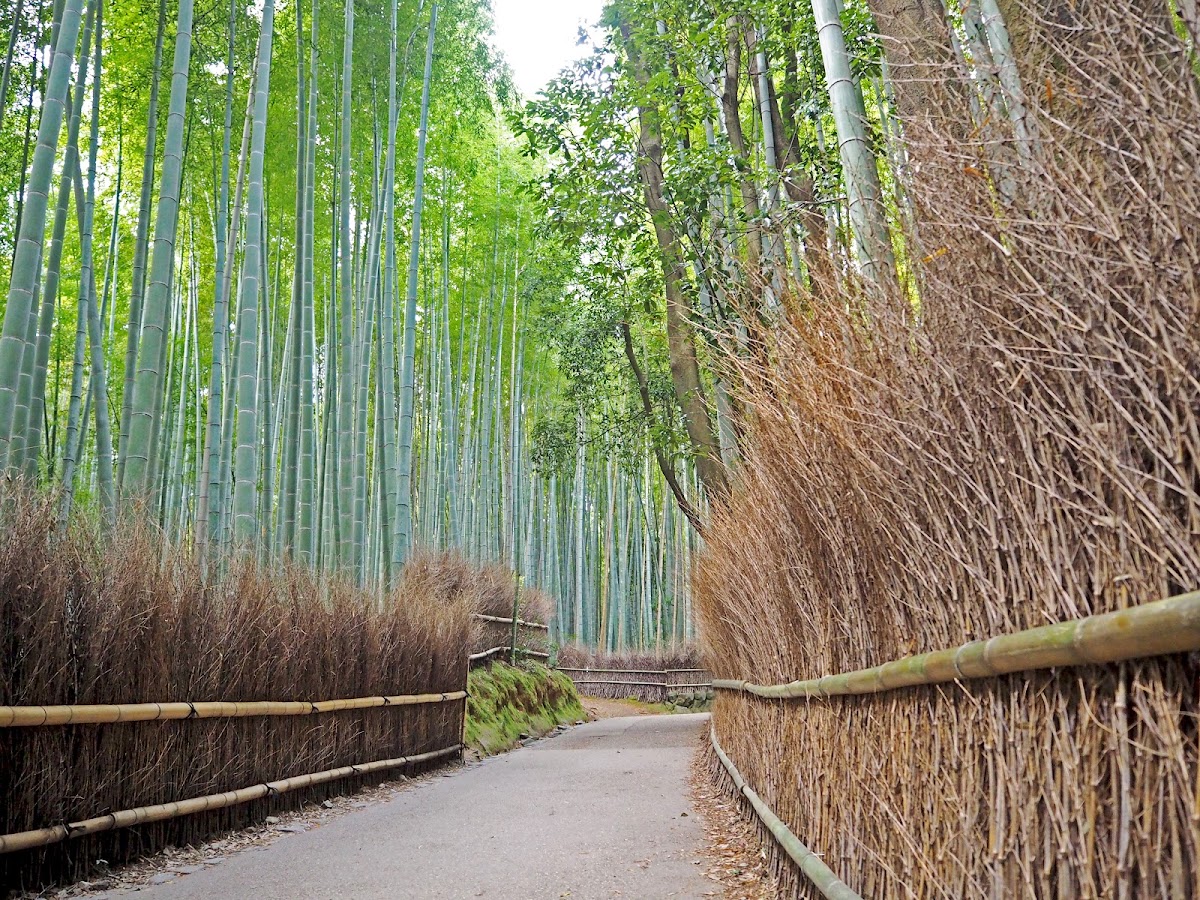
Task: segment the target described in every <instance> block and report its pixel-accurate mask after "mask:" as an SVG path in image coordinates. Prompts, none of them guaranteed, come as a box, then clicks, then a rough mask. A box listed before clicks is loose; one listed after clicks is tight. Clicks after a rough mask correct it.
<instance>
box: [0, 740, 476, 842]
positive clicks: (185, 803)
mask: <svg viewBox="0 0 1200 900" xmlns="http://www.w3.org/2000/svg"><path fill="white" fill-rule="evenodd" d="M460 749H462V745H461V744H455V745H454V746H452V747H446V748H444V749H442V750H432V751H430V752H429V753H418V754H416V755H415V756H400V757H397V758H395V759H380V760H376V761H375V762H369V763H362V764H360V765H357V766H342V767H341V768H339V769H326V770H325V771H324V772H312V773H310V774H308V775H296V776H293V777H292V778H284V779H282V780H281V781H270V782H267V783H265V784H256V785H253V786H252V787H246V788H242V789H240V790H236V791H226V792H225V793H223V794H208V795H206V796H204V797H193V798H191V799H189V800H177V801H175V802H173V803H159V804H156V805H154V806H139V807H136V808H134V809H123V810H120V811H119V812H113V813H108V814H107V815H104V816H96V817H95V818H93V819H84V820H83V821H81V822H71V823H69V824H67V825H53V826H50V827H49V828H39V829H36V830H34V831H19V832H17V833H15V834H6V835H0V853H13V852H15V851H17V850H28V849H30V848H32V847H45V846H48V845H50V844H57V843H59V842H61V841H65V840H67V839H68V838H76V837H83V836H84V835H88V834H96V833H98V832H101V831H112V830H113V829H116V828H127V827H129V826H131V825H141V824H144V823H146V822H161V821H163V820H164V819H174V818H178V817H179V816H186V815H191V814H192V813H199V812H208V811H209V810H214V809H222V808H224V807H226V806H236V805H238V804H239V803H249V802H250V801H252V800H258V799H261V798H263V797H269V796H273V795H275V794H286V793H287V792H288V791H294V790H298V789H300V788H306V787H312V786H314V785H318V784H325V783H326V782H329V781H337V780H338V779H341V778H349V777H350V776H351V775H368V774H370V773H371V772H379V771H382V770H384V769H397V768H400V767H401V766H406V765H409V764H410V763H419V762H426V761H428V760H431V759H438V758H440V757H443V756H450V755H451V754H454V753H457V752H458V751H459V750H460Z"/></svg>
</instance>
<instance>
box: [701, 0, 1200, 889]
mask: <svg viewBox="0 0 1200 900" xmlns="http://www.w3.org/2000/svg"><path fill="white" fill-rule="evenodd" d="M869 2H870V5H871V6H872V8H873V9H874V11H875V12H876V13H877V19H876V21H877V23H878V25H879V27H880V28H881V30H882V31H883V32H884V35H883V36H884V47H885V52H886V53H887V56H888V59H889V63H890V65H889V71H890V74H891V76H892V78H893V80H894V82H895V87H896V98H897V105H898V110H899V113H900V116H901V118H902V120H903V127H904V140H905V154H904V157H903V168H902V170H901V172H900V176H901V178H902V179H903V181H904V188H905V193H906V196H907V197H908V198H909V200H910V201H911V205H912V222H913V225H912V228H911V229H910V232H909V233H908V234H906V235H905V241H906V247H907V248H908V252H909V254H910V256H909V261H910V264H911V265H910V270H911V278H912V282H913V283H912V287H913V288H914V289H915V291H916V292H917V293H919V301H917V302H914V301H913V300H912V299H911V297H909V296H893V295H890V294H887V293H886V292H880V291H875V290H862V291H857V292H856V291H854V288H853V285H852V283H850V282H849V281H847V282H845V283H843V284H842V285H840V286H839V288H838V289H837V290H832V289H830V290H827V291H824V292H820V293H818V294H815V295H813V296H806V297H800V298H791V300H790V301H789V304H788V307H787V308H788V315H787V320H786V321H785V322H783V323H781V327H780V328H779V330H778V333H777V334H776V335H775V336H774V345H773V346H772V347H770V348H769V357H770V360H771V362H770V365H769V366H768V367H767V368H764V369H753V368H749V367H746V368H744V370H743V371H742V372H741V373H740V374H741V376H742V377H740V378H739V379H738V380H737V383H738V384H740V385H741V386H742V387H741V390H742V396H741V397H740V398H739V400H740V402H741V403H742V405H743V407H744V408H745V409H746V410H747V412H748V415H749V421H748V424H747V427H748V440H747V446H746V448H745V454H744V459H743V465H742V467H741V471H740V484H739V485H738V487H737V489H736V491H735V492H734V494H733V497H732V499H731V502H730V503H729V505H728V507H727V508H724V509H719V510H717V511H716V512H715V514H714V516H713V519H712V521H711V523H710V526H709V529H708V532H707V534H706V550H705V553H704V555H703V557H702V559H701V560H700V561H699V563H698V567H697V571H696V576H695V584H694V588H695V597H696V608H697V610H698V614H699V618H700V622H701V631H702V634H703V636H704V639H705V642H706V648H707V649H706V652H707V653H708V654H709V655H710V664H711V666H712V667H713V669H714V670H715V671H717V672H719V673H720V674H721V675H723V676H729V677H731V678H735V679H744V680H748V681H755V682H760V683H771V682H786V681H789V680H791V679H795V678H800V679H815V678H818V677H819V676H821V675H823V674H825V673H829V672H848V671H853V670H857V669H862V668H866V667H869V666H872V665H874V664H876V663H878V662H879V661H880V660H887V659H898V658H901V657H906V656H910V655H913V654H920V653H925V652H930V651H934V650H937V649H939V648H942V647H947V646H953V645H956V644H958V643H960V642H962V641H964V640H972V639H983V638H986V637H988V636H990V635H995V634H1004V633H1009V632H1017V631H1022V630H1025V629H1029V628H1038V627H1041V626H1045V625H1048V624H1050V623H1054V622H1060V621H1064V620H1073V619H1079V618H1082V617H1085V616H1089V615H1097V614H1106V613H1112V612H1115V611H1117V610H1121V609H1125V608H1127V607H1129V606H1130V605H1132V604H1135V603H1138V602H1141V601H1142V600H1144V599H1145V598H1148V597H1169V596H1173V595H1176V594H1180V593H1184V592H1186V591H1189V590H1194V589H1195V588H1196V587H1197V586H1198V585H1200V537H1198V536H1200V476H1198V474H1197V473H1198V472H1200V462H1198V461H1200V280H1198V279H1200V275H1198V273H1200V239H1198V237H1197V236H1198V235H1200V180H1198V179H1197V178H1196V172H1198V171H1200V96H1198V93H1197V79H1196V78H1195V76H1194V74H1193V72H1192V71H1191V70H1190V68H1189V60H1188V54H1187V48H1186V47H1185V45H1184V43H1183V42H1182V41H1181V40H1180V39H1179V37H1178V36H1177V34H1176V33H1175V32H1174V31H1173V29H1172V27H1171V24H1172V23H1171V21H1170V17H1169V14H1168V9H1167V5H1166V4H1160V3H1158V2H1153V3H1151V2H1148V0H1147V2H1140V0H1112V2H1106V3H1098V2H1076V3H1068V2H1065V0H1063V2H1051V3H1038V4H1034V3H1032V2H1028V0H1007V2H1006V0H1001V2H1000V4H999V5H1000V7H1001V8H1002V10H1003V12H1004V17H1005V19H1006V20H1007V22H1008V24H1009V28H1010V32H1011V42H1012V51H1013V56H1014V59H1015V66H1016V70H1017V74H1018V75H1019V83H1020V84H1021V85H1023V86H1024V87H1023V93H1022V94H1021V95H1020V96H1017V95H1015V94H1012V93H1011V92H1010V93H1009V95H1008V96H1007V100H1008V106H1007V109H1008V116H1007V117H1006V118H1005V119H1004V120H998V119H996V118H989V119H988V120H987V121H986V122H978V123H976V122H973V121H972V105H971V102H970V100H971V92H973V91H976V90H979V89H981V88H982V87H984V86H985V85H983V84H981V83H980V82H979V81H978V80H976V79H975V78H974V77H968V76H967V75H966V73H965V72H964V71H963V70H962V69H961V67H960V66H959V65H958V64H957V63H955V62H953V60H954V59H955V55H954V53H953V48H952V47H951V44H950V38H949V32H948V31H947V28H946V22H945V19H944V17H943V15H942V12H941V9H940V7H939V4H929V3H920V4H914V3H905V2H901V0H896V2H885V0H869ZM1001 87H1003V86H1001ZM977 107H978V105H977ZM1198 676H1200V666H1198V663H1197V659H1196V658H1195V657H1194V655H1187V656H1183V655H1180V656H1172V657H1165V658H1160V659H1155V660H1150V661H1130V662H1123V663H1120V664H1118V665H1113V666H1108V667H1097V666H1084V667H1080V668H1072V669H1056V670H1049V671H1040V672H1034V673H1029V674H1022V675H1003V676H999V677H996V678H991V679H988V680H986V681H978V682H969V683H966V684H964V686H963V687H962V688H961V689H959V688H946V687H944V686H938V685H929V686H919V687H911V688H908V689H906V690H903V691H893V692H888V693H879V694H872V695H867V696H853V697H831V698H829V699H828V700H826V701H822V702H820V703H807V704H804V703H764V702H762V701H761V700H757V699H755V698H753V697H750V696H746V695H744V694H730V693H726V692H719V693H718V696H717V699H716V703H715V707H714V716H715V720H716V723H717V729H718V731H719V733H720V735H721V738H722V742H723V744H724V749H725V750H726V752H727V753H728V755H729V757H730V758H731V759H732V760H733V761H734V762H736V764H737V767H738V768H739V769H740V770H741V772H742V773H743V774H744V776H745V778H746V780H747V782H749V783H750V784H753V785H755V786H757V787H758V789H759V790H760V791H761V793H762V799H763V801H764V802H765V803H767V804H768V805H769V806H770V807H771V808H772V809H774V810H775V812H776V813H777V814H778V815H779V817H780V818H781V819H783V820H784V821H785V822H787V823H788V825H789V826H790V827H791V828H792V829H793V830H794V831H795V832H796V833H797V834H801V835H803V836H804V839H805V842H806V843H808V844H809V846H810V847H811V848H812V849H813V851H814V852H815V853H818V854H820V855H821V857H822V858H823V859H824V860H825V861H826V863H827V864H828V865H829V866H830V868H831V869H832V870H833V871H834V872H835V873H836V875H837V876H838V877H839V878H840V879H842V880H843V881H845V882H846V883H847V884H850V885H853V886H854V888H855V889H856V890H857V891H859V892H860V893H861V894H862V895H863V896H868V897H908V896H920V897H938V896H941V897H965V898H984V897H995V896H1036V897H1050V896H1058V897H1117V898H1122V897H1124V898H1129V897H1141V896H1189V895H1195V894H1197V893H1200V806H1198V805H1197V804H1198V801H1197V794H1196V776H1195V772H1196V769H1197V763H1198V759H1200V747H1198V744H1200V735H1198V733H1197V727H1196V722H1197V718H1198V716H1200V705H1198V704H1200V700H1198V698H1197V694H1196V689H1195V685H1196V680H1197V677H1198ZM780 862H781V871H782V873H783V882H784V883H785V885H786V886H787V887H788V890H789V891H790V892H791V893H792V894H794V895H796V896H804V897H808V896H813V895H814V894H813V889H812V887H811V885H809V884H808V883H807V881H806V880H805V879H802V878H799V877H798V876H797V874H796V870H795V868H794V866H792V865H791V864H790V863H788V862H787V859H786V857H783V856H781V857H780Z"/></svg>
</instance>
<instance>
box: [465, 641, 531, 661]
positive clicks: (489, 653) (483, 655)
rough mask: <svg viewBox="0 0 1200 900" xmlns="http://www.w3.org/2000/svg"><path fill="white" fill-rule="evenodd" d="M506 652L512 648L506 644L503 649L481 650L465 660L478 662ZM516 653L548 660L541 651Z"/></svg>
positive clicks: (520, 651)
mask: <svg viewBox="0 0 1200 900" xmlns="http://www.w3.org/2000/svg"><path fill="white" fill-rule="evenodd" d="M506 650H512V647H510V646H508V645H507V644H506V645H504V646H503V647H493V648H492V649H490V650H481V651H480V652H478V653H472V654H471V655H470V656H468V657H467V660H468V661H469V662H478V661H479V660H481V659H487V657H489V656H495V655H496V654H497V653H503V652H505V651H506ZM518 652H519V653H523V654H524V655H525V656H536V657H538V658H540V659H549V658H550V654H549V653H544V652H543V651H541V650H518Z"/></svg>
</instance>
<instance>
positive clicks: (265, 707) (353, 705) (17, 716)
mask: <svg viewBox="0 0 1200 900" xmlns="http://www.w3.org/2000/svg"><path fill="white" fill-rule="evenodd" d="M466 696H467V692H466V691H443V692H442V693H440V694H398V695H395V696H383V697H353V698H349V699H343V700H316V701H308V700H259V701H254V702H250V703H230V702H223V701H203V702H199V703H187V702H183V703H113V704H95V705H79V706H0V728H17V727H36V726H39V725H96V724H102V723H109V722H164V721H167V720H170V719H238V718H246V717H248V716H310V715H315V714H317V713H327V712H340V711H342V710H346V709H372V708H374V707H377V706H419V705H422V704H426V703H448V702H450V701H452V700H462V699H464V698H465V697H466Z"/></svg>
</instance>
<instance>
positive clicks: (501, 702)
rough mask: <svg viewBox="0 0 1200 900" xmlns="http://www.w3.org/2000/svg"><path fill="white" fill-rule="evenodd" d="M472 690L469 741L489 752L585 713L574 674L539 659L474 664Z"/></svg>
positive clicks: (469, 683) (503, 748)
mask: <svg viewBox="0 0 1200 900" xmlns="http://www.w3.org/2000/svg"><path fill="white" fill-rule="evenodd" d="M467 690H468V691H469V692H470V697H469V699H468V700H467V744H468V745H469V746H471V747H474V748H475V749H476V750H478V751H479V752H481V753H484V754H492V753H501V752H503V751H505V750H507V749H509V748H510V747H512V746H514V745H515V744H516V743H517V742H518V741H519V740H521V735H527V736H529V737H540V736H541V735H543V734H546V733H547V732H549V731H553V730H554V728H555V727H556V726H558V725H562V724H565V723H567V722H577V721H579V720H580V719H583V718H585V716H584V712H583V706H582V704H580V702H579V695H578V694H577V693H576V692H575V685H574V684H573V683H572V682H571V679H570V678H568V677H567V676H566V675H564V674H563V673H562V672H556V671H553V670H551V669H547V668H546V667H545V666H542V665H538V664H537V663H522V664H521V665H519V666H516V667H514V666H510V665H508V664H506V663H502V662H495V663H492V665H490V666H487V667H486V668H480V669H475V670H474V671H472V672H471V675H470V677H469V678H468V679H467Z"/></svg>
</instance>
